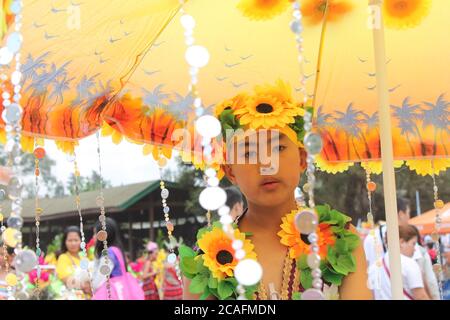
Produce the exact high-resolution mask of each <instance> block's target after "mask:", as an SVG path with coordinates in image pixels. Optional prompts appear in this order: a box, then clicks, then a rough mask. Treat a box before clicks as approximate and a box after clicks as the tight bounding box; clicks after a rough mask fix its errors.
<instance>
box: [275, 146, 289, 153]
mask: <svg viewBox="0 0 450 320" xmlns="http://www.w3.org/2000/svg"><path fill="white" fill-rule="evenodd" d="M284 149H286V146H283V145H279V146H275V147H273V149H272V151H273V152H281V151H283V150H284Z"/></svg>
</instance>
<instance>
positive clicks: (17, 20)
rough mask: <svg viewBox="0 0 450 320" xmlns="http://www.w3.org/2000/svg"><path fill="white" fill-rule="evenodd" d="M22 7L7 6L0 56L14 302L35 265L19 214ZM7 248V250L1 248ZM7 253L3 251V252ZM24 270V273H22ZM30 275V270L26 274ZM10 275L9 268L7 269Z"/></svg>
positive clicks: (16, 3)
mask: <svg viewBox="0 0 450 320" xmlns="http://www.w3.org/2000/svg"><path fill="white" fill-rule="evenodd" d="M22 7H23V2H22V1H20V0H14V1H11V2H9V7H8V9H9V11H10V12H11V13H12V14H13V15H14V25H15V26H14V31H15V32H11V33H10V34H9V35H8V38H7V39H6V41H5V42H4V43H6V46H5V47H4V48H3V52H2V65H5V67H4V69H2V73H1V74H0V80H1V81H2V82H1V89H2V98H3V106H4V110H3V112H2V118H3V120H4V121H5V131H6V139H7V142H6V144H5V150H6V152H7V153H8V159H9V160H10V161H9V165H10V166H11V168H12V176H11V179H10V181H9V183H8V187H7V193H8V197H9V198H10V200H11V209H12V210H11V215H10V217H9V218H8V221H7V224H8V229H12V230H11V231H12V232H13V233H14V238H15V239H16V240H17V243H15V253H16V258H15V259H16V261H18V262H20V263H17V264H16V268H15V273H12V272H11V273H8V274H7V275H6V282H7V295H8V299H9V300H15V299H16V298H15V297H14V295H13V287H16V286H17V287H16V289H18V290H17V291H19V289H21V290H20V291H21V292H20V294H21V296H25V292H24V291H23V290H24V286H23V285H20V286H19V285H18V283H19V282H20V280H21V278H23V275H24V272H25V271H28V270H29V269H32V268H33V267H34V266H35V265H36V262H37V261H36V259H35V256H33V253H32V254H31V255H30V251H29V250H22V233H21V228H22V225H23V219H22V217H21V214H22V209H23V208H22V189H23V184H22V181H21V179H20V178H19V177H18V174H19V172H20V171H19V170H18V166H19V165H20V162H21V160H22V159H21V147H20V139H21V132H22V125H21V121H22V114H23V109H22V107H21V106H20V98H21V95H20V91H21V89H22V85H21V81H22V73H21V66H22V65H21V63H20V58H21V54H20V49H21V47H22V43H23V38H22V33H21V28H22V13H21V11H22ZM13 60H15V68H14V71H13V72H12V74H11V76H10V77H9V79H10V82H11V86H12V88H13V93H12V94H13V96H12V99H11V94H10V93H9V92H8V90H9V89H10V88H8V87H7V86H6V81H7V80H8V76H7V75H6V73H5V70H11V69H12V67H8V65H10V64H11V62H12V61H13ZM5 231H6V230H5ZM4 248H7V247H4ZM5 252H6V251H5ZM25 269H26V270H25ZM29 271H31V270H29ZM8 272H9V267H8Z"/></svg>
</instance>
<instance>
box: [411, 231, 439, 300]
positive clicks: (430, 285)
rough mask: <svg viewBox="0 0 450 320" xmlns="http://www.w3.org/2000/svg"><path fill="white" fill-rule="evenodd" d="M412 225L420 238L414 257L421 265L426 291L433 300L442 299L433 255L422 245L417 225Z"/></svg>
mask: <svg viewBox="0 0 450 320" xmlns="http://www.w3.org/2000/svg"><path fill="white" fill-rule="evenodd" d="M412 227H413V228H414V230H415V231H416V235H417V239H418V240H417V244H416V248H415V250H414V254H413V257H412V258H413V259H414V260H415V261H416V262H417V264H418V265H419V267H420V271H421V272H422V278H423V281H424V285H425V291H426V292H427V294H428V296H429V297H430V299H432V300H440V299H441V295H440V293H439V284H438V281H437V278H436V274H435V273H434V271H433V263H432V262H431V257H430V255H429V254H428V251H427V249H425V248H424V247H423V246H422V242H421V240H420V233H419V230H418V229H417V227H415V226H412Z"/></svg>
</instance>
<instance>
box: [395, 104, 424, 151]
mask: <svg viewBox="0 0 450 320" xmlns="http://www.w3.org/2000/svg"><path fill="white" fill-rule="evenodd" d="M409 99H410V97H406V98H405V99H404V100H403V102H402V105H401V106H395V105H391V108H392V109H393V110H394V112H393V116H394V118H396V119H397V120H398V125H397V126H398V128H399V129H400V130H401V134H402V135H405V136H406V141H407V142H408V145H409V147H410V149H411V154H412V155H413V157H415V156H416V152H415V150H414V147H413V145H412V144H411V139H410V136H416V137H418V138H419V140H420V144H421V148H422V155H424V154H425V147H424V145H423V143H422V138H421V135H420V132H419V128H418V126H417V120H419V119H420V114H419V111H420V106H419V105H418V104H414V105H412V104H410V102H409Z"/></svg>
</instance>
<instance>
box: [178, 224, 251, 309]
mask: <svg viewBox="0 0 450 320" xmlns="http://www.w3.org/2000/svg"><path fill="white" fill-rule="evenodd" d="M234 228H235V229H234V237H235V239H238V240H241V241H242V242H243V244H244V245H243V250H244V251H245V253H246V258H247V259H255V260H256V253H255V252H254V251H253V249H254V245H253V244H252V243H251V241H250V240H249V239H246V235H245V234H244V233H242V232H240V231H239V230H238V229H237V228H236V225H234ZM197 245H198V248H199V250H197V251H194V250H192V249H191V248H189V247H187V246H185V245H181V246H180V248H179V255H180V268H181V271H182V273H183V275H184V276H185V277H186V278H188V279H191V283H190V285H189V291H190V292H191V293H193V294H199V295H200V299H201V300H204V299H206V298H208V297H209V296H211V295H212V296H214V297H216V298H218V299H220V300H227V299H236V298H237V296H238V294H237V290H236V288H237V285H238V283H237V280H236V279H235V277H234V268H235V267H236V265H237V263H238V261H237V259H236V258H235V257H234V249H233V247H232V240H231V239H230V238H229V237H228V236H227V235H226V234H225V232H224V231H223V230H222V225H221V223H220V222H215V223H213V225H212V226H211V227H205V228H202V229H200V230H199V231H198V233H197ZM256 289H257V286H251V287H247V288H246V293H245V294H246V296H247V298H248V299H252V296H253V294H254V293H255V292H256Z"/></svg>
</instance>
